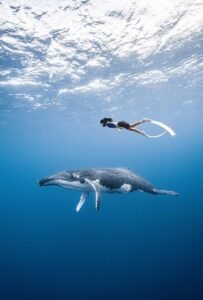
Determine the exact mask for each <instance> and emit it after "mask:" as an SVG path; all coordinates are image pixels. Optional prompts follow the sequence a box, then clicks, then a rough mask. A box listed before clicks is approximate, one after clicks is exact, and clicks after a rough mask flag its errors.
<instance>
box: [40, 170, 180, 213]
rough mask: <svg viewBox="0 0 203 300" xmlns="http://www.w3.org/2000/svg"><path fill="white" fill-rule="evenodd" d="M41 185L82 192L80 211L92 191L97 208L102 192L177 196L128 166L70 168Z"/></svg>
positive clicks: (79, 203) (45, 178)
mask: <svg viewBox="0 0 203 300" xmlns="http://www.w3.org/2000/svg"><path fill="white" fill-rule="evenodd" d="M38 183H39V185H40V186H49V185H56V186H60V187H63V188H67V189H72V190H78V191H80V192H81V196H80V200H79V202H78V204H77V207H76V211H77V212H78V211H79V210H80V209H81V207H82V206H83V204H84V203H85V201H86V199H87V198H88V195H89V193H90V192H94V193H95V207H96V210H98V209H99V208H100V202H101V193H103V192H106V193H129V192H134V191H141V192H146V193H150V194H153V195H157V194H165V195H172V196H177V195H178V193H176V192H174V191H167V190H159V189H157V188H155V186H154V185H152V184H151V183H150V182H148V181H147V180H146V179H144V178H142V177H140V176H139V175H137V174H135V173H133V172H132V171H130V170H129V169H126V168H101V169H84V170H69V171H64V172H60V173H57V174H55V175H52V176H48V177H44V178H42V179H41V180H39V182H38Z"/></svg>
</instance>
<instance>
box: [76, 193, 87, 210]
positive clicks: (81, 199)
mask: <svg viewBox="0 0 203 300" xmlns="http://www.w3.org/2000/svg"><path fill="white" fill-rule="evenodd" d="M88 195H89V193H88V192H82V194H81V196H80V201H79V202H78V205H77V206H76V211H77V212H79V210H80V209H81V207H82V206H83V204H84V203H85V200H86V199H87V197H88Z"/></svg>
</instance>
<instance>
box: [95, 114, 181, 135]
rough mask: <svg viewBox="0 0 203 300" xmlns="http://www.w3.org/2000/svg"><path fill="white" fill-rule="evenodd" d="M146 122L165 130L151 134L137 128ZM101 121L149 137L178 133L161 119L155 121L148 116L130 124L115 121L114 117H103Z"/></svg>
mask: <svg viewBox="0 0 203 300" xmlns="http://www.w3.org/2000/svg"><path fill="white" fill-rule="evenodd" d="M145 122H148V123H151V124H154V125H157V126H159V127H161V128H163V129H164V131H163V132H162V133H160V134H158V135H149V134H147V133H146V132H145V131H143V130H140V129H137V128H135V127H137V126H138V125H140V124H143V123H145ZM100 123H101V124H102V126H103V127H108V128H115V129H117V130H120V129H127V130H130V131H134V132H136V133H138V134H141V135H143V136H145V137H148V138H159V137H161V136H162V135H164V134H166V133H169V134H170V135H171V136H172V137H173V136H175V135H176V133H175V132H174V131H173V129H172V128H171V127H169V126H168V125H166V124H164V123H162V122H160V121H155V120H151V119H148V118H143V119H142V120H140V121H137V122H134V123H132V124H130V123H128V122H126V121H119V122H115V121H113V119H112V118H103V119H101V120H100Z"/></svg>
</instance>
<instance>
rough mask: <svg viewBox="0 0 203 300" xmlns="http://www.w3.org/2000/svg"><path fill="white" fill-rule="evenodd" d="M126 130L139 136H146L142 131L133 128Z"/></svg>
mask: <svg viewBox="0 0 203 300" xmlns="http://www.w3.org/2000/svg"><path fill="white" fill-rule="evenodd" d="M128 130H130V131H134V132H136V133H139V134H141V135H144V136H146V134H145V132H144V131H142V130H139V129H135V128H129V129H128Z"/></svg>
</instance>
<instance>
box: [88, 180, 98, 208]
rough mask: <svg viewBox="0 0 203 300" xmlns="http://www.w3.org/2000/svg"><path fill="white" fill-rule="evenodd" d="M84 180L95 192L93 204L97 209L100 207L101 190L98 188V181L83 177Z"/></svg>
mask: <svg viewBox="0 0 203 300" xmlns="http://www.w3.org/2000/svg"><path fill="white" fill-rule="evenodd" d="M85 181H86V182H87V183H88V184H89V185H90V186H91V187H92V188H93V190H94V192H95V206H96V210H99V208H100V202H101V192H100V188H99V185H98V183H96V182H92V181H91V180H89V179H87V178H86V179H85Z"/></svg>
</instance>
